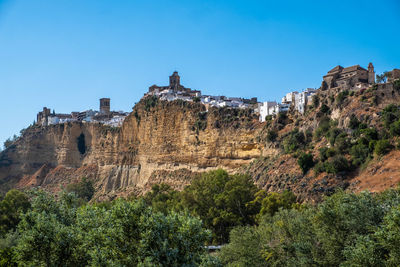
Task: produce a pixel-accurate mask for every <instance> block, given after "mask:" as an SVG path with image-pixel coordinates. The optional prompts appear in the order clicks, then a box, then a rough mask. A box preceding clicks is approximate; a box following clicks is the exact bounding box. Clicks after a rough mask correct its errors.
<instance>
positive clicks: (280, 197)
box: [260, 190, 296, 216]
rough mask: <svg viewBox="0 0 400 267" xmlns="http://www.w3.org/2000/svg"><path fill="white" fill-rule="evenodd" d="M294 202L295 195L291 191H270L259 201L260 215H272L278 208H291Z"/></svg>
mask: <svg viewBox="0 0 400 267" xmlns="http://www.w3.org/2000/svg"><path fill="white" fill-rule="evenodd" d="M295 203H296V196H295V195H294V194H293V192H292V191H289V190H285V191H283V192H282V193H277V192H271V193H268V194H267V196H266V197H265V198H264V199H263V200H262V202H261V210H260V215H261V216H263V215H266V214H269V215H270V216H273V215H274V214H275V213H276V212H278V211H279V209H291V208H292V207H293V205H294V204H295Z"/></svg>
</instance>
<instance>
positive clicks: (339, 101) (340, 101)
mask: <svg viewBox="0 0 400 267" xmlns="http://www.w3.org/2000/svg"><path fill="white" fill-rule="evenodd" d="M348 95H349V91H347V90H346V91H343V92H340V93H339V94H338V95H337V96H336V100H335V102H336V105H337V106H341V105H342V104H343V101H344V100H345V99H346V97H347V96H348Z"/></svg>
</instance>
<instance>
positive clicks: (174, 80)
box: [169, 71, 181, 91]
mask: <svg viewBox="0 0 400 267" xmlns="http://www.w3.org/2000/svg"><path fill="white" fill-rule="evenodd" d="M180 86H181V77H179V75H178V72H177V71H174V73H172V75H171V76H169V87H170V88H171V89H173V90H175V91H176V90H178V89H179V87H180Z"/></svg>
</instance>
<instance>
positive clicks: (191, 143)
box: [0, 100, 263, 199]
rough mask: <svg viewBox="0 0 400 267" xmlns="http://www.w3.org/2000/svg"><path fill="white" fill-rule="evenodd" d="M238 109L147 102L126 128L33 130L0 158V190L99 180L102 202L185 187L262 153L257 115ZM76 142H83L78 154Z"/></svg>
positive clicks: (76, 125) (79, 126) (87, 125)
mask: <svg viewBox="0 0 400 267" xmlns="http://www.w3.org/2000/svg"><path fill="white" fill-rule="evenodd" d="M238 112H239V111H237V110H224V109H223V110H221V109H210V110H209V111H208V112H207V111H206V110H205V106H204V105H201V104H196V103H189V102H179V101H178V102H160V101H155V102H151V103H150V102H149V101H147V102H146V100H142V101H141V102H139V103H138V104H137V105H136V106H135V108H134V110H133V112H132V113H131V114H130V115H129V116H128V117H127V118H126V120H125V122H124V124H123V126H122V127H121V128H112V127H108V126H104V125H100V124H93V123H66V124H60V125H53V126H48V127H31V128H29V129H28V130H27V131H26V132H25V133H24V134H23V136H22V137H21V138H20V139H19V140H18V141H17V142H16V143H15V144H14V145H12V146H11V147H10V148H9V149H7V150H6V151H4V152H3V153H2V154H1V156H0V181H1V182H0V183H1V184H0V187H1V188H2V190H7V189H8V188H9V187H14V186H17V187H31V186H41V187H44V188H47V189H49V190H52V191H55V192H56V191H58V190H60V188H61V186H63V185H64V186H65V185H67V184H69V183H72V182H75V181H77V180H78V179H80V178H82V177H83V176H85V177H88V178H90V179H92V180H93V181H95V185H96V189H97V192H96V197H97V198H99V199H104V198H112V197H114V196H119V195H127V194H130V193H141V192H143V191H145V190H148V189H149V187H150V186H151V184H153V183H159V182H160V181H161V180H165V182H169V183H170V184H171V185H173V186H174V187H175V188H183V186H184V185H186V184H188V183H189V182H190V179H191V178H192V177H194V176H195V175H196V173H199V172H204V171H208V170H211V169H216V168H224V169H227V170H228V171H230V172H235V171H237V170H238V169H239V168H240V167H241V166H243V165H245V164H248V163H249V162H250V161H251V160H252V159H253V158H256V157H259V156H260V155H262V153H263V146H262V145H260V144H259V143H257V142H256V140H255V136H256V135H257V132H258V131H259V129H260V128H261V126H260V125H259V123H258V122H257V118H256V117H255V116H254V115H253V114H251V113H250V112H249V111H247V112H246V111H240V114H238ZM78 138H81V139H84V144H85V145H84V149H83V150H82V145H81V151H80V149H79V146H78ZM162 176H166V179H163V178H162ZM182 177H183V178H182Z"/></svg>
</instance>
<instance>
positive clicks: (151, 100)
mask: <svg viewBox="0 0 400 267" xmlns="http://www.w3.org/2000/svg"><path fill="white" fill-rule="evenodd" d="M157 103H158V97H157V96H154V95H153V96H148V97H146V98H145V99H144V109H145V110H146V111H149V110H150V109H151V108H153V107H155V106H156V105H157Z"/></svg>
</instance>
